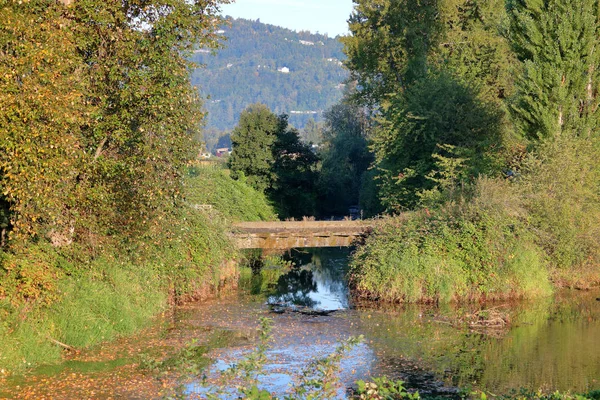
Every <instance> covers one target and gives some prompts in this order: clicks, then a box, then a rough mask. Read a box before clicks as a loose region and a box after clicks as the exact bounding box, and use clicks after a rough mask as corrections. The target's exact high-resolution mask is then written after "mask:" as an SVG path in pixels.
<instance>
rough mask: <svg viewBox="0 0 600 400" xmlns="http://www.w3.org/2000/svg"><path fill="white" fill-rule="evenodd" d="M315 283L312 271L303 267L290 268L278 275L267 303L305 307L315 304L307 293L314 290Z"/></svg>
mask: <svg viewBox="0 0 600 400" xmlns="http://www.w3.org/2000/svg"><path fill="white" fill-rule="evenodd" d="M316 290H317V285H316V283H315V282H314V281H313V273H312V271H310V270H307V269H304V268H298V267H296V268H292V270H291V271H290V272H288V273H287V274H285V275H282V276H280V277H279V280H278V281H277V287H276V292H275V294H274V295H273V296H270V297H269V303H287V304H295V305H301V306H306V307H314V306H316V305H317V302H315V301H314V300H313V299H311V298H310V296H309V293H310V292H315V291H316Z"/></svg>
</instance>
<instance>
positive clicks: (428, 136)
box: [343, 0, 514, 211]
mask: <svg viewBox="0 0 600 400" xmlns="http://www.w3.org/2000/svg"><path fill="white" fill-rule="evenodd" d="M355 3H356V7H355V10H354V13H353V15H352V17H351V19H350V30H351V32H352V35H351V36H349V37H346V38H344V39H343V41H344V45H345V52H346V53H347V55H348V61H347V66H348V67H349V68H350V69H351V71H352V76H353V77H354V78H355V79H357V81H358V83H359V86H358V87H359V91H358V95H357V96H355V98H357V99H358V100H359V101H360V102H361V103H362V104H367V105H369V106H371V107H372V109H373V110H374V114H375V116H376V118H375V122H376V123H375V124H374V128H373V133H372V139H373V149H374V150H375V153H376V159H375V166H376V168H377V171H378V177H377V178H378V181H379V185H380V187H381V191H380V195H381V196H382V198H381V200H382V201H383V203H384V204H385V205H386V207H387V208H388V210H390V211H395V210H400V209H405V208H413V207H417V206H419V205H421V204H422V202H421V198H422V196H423V195H425V194H426V193H427V192H429V191H431V190H434V189H435V187H437V186H439V185H440V182H441V181H444V182H446V183H448V182H449V181H448V180H447V179H446V178H444V179H442V178H441V177H440V176H442V175H443V176H446V177H447V176H448V175H449V174H450V175H454V176H455V177H456V178H457V179H456V180H458V181H463V182H465V181H469V179H470V178H472V177H473V175H472V174H479V173H491V172H493V167H494V166H495V165H494V162H495V158H494V157H489V155H490V151H498V150H499V149H500V148H501V145H502V139H503V135H504V134H505V131H504V128H505V127H506V126H507V125H508V121H507V120H506V119H505V113H504V104H503V98H505V97H506V96H507V95H509V94H510V93H511V90H512V76H511V75H510V74H509V73H507V72H505V66H507V65H508V64H509V63H510V61H511V60H512V59H514V56H513V55H512V52H511V49H510V46H509V44H508V42H507V40H506V39H505V38H504V37H503V36H502V35H501V33H502V30H503V29H504V25H505V22H506V12H505V9H504V3H503V1H502V0H490V1H485V2H481V1H472V0H402V1H392V0H380V1H376V2H373V1H368V0H355ZM449 153H452V154H449ZM485 163H489V164H488V165H487V166H486V165H484V164H485ZM449 169H451V170H452V171H450V170H449ZM469 175H470V176H469ZM459 177H460V179H458V178H459ZM453 180H455V179H450V181H453ZM446 183H444V185H446Z"/></svg>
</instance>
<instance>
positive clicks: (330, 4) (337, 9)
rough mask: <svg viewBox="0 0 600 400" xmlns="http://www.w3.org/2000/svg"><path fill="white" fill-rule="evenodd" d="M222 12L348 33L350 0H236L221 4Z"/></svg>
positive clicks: (292, 26)
mask: <svg viewBox="0 0 600 400" xmlns="http://www.w3.org/2000/svg"><path fill="white" fill-rule="evenodd" d="M222 10H223V15H230V16H232V17H234V18H246V19H253V20H256V19H260V21H261V22H264V23H267V24H272V25H279V26H283V27H284V28H289V29H292V30H296V31H300V30H305V31H311V32H313V33H316V32H319V33H323V34H325V33H326V34H328V35H329V36H330V37H334V36H337V35H343V34H347V33H348V24H347V23H346V21H347V20H348V16H349V15H350V13H351V12H352V0H236V2H235V3H234V4H226V5H223V6H222Z"/></svg>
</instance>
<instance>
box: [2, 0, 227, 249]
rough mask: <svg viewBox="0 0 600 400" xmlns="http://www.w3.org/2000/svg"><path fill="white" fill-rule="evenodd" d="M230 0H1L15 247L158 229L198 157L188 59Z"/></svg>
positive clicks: (207, 43) (7, 188)
mask: <svg viewBox="0 0 600 400" xmlns="http://www.w3.org/2000/svg"><path fill="white" fill-rule="evenodd" d="M224 2H227V0H197V1H191V2H190V1H185V0H166V1H163V0H144V1H133V2H123V1H119V0H108V1H99V0H75V1H64V2H62V3H59V2H56V1H50V0H32V1H23V2H14V1H7V0H0V188H1V189H2V196H3V199H2V204H3V206H4V205H8V207H9V209H10V212H9V214H10V222H11V226H12V227H13V232H12V234H11V237H12V239H14V240H20V239H23V240H26V239H27V238H30V237H42V236H46V237H48V238H49V239H50V240H51V241H52V242H53V243H54V244H55V245H61V244H67V243H70V242H72V241H73V240H81V241H85V240H87V238H89V237H95V238H96V239H98V237H102V236H104V237H107V236H110V235H112V234H114V233H127V234H129V235H136V234H150V233H151V232H152V230H153V229H154V231H156V232H158V231H159V229H158V225H159V223H158V220H159V219H161V220H162V221H164V218H168V217H169V214H170V212H171V211H172V210H173V209H174V207H175V206H176V205H177V203H178V200H179V199H180V198H181V194H180V191H181V188H180V185H181V179H180V178H181V176H182V171H183V168H184V167H185V165H186V163H187V161H188V160H190V159H191V158H192V157H193V156H195V154H196V153H197V151H196V149H195V145H194V143H193V142H192V137H193V136H194V132H195V131H197V130H198V129H199V123H200V120H201V117H202V115H201V113H200V111H199V109H200V108H199V107H200V103H199V100H198V97H197V94H196V91H195V90H194V88H192V87H191V85H190V84H189V80H188V74H189V69H190V67H191V66H192V65H191V64H190V63H189V61H188V60H187V58H186V57H187V55H188V54H190V52H191V51H192V50H193V49H194V48H196V46H200V47H213V48H214V47H216V46H217V45H218V43H217V39H218V37H217V35H216V33H215V32H216V28H217V26H218V24H219V20H220V19H219V17H218V11H219V7H218V6H219V3H224Z"/></svg>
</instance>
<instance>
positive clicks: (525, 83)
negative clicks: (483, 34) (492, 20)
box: [508, 0, 600, 140]
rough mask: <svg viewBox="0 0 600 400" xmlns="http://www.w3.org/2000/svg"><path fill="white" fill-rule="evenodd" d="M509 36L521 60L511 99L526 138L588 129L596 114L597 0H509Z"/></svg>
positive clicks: (594, 123) (590, 130) (599, 52)
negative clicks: (515, 92)
mask: <svg viewBox="0 0 600 400" xmlns="http://www.w3.org/2000/svg"><path fill="white" fill-rule="evenodd" d="M508 9H509V12H510V16H511V30H510V38H511V41H512V44H513V47H514V49H515V52H516V53H517V56H518V57H519V60H521V61H522V62H523V65H522V68H523V72H522V74H521V75H520V77H519V79H518V81H517V94H516V100H515V102H514V104H513V105H512V110H513V112H514V115H515V119H516V121H517V123H518V125H519V127H520V128H521V129H522V131H523V133H524V134H525V135H526V136H527V137H528V138H531V139H534V140H543V139H548V138H553V137H557V136H561V135H563V134H565V133H566V134H575V135H590V134H591V133H593V132H595V131H596V128H597V120H598V96H597V93H598V73H599V71H598V63H599V60H600V46H599V45H600V42H599V41H600V39H599V37H598V34H599V31H598V2H597V0H511V1H510V2H509V3H508Z"/></svg>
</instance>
